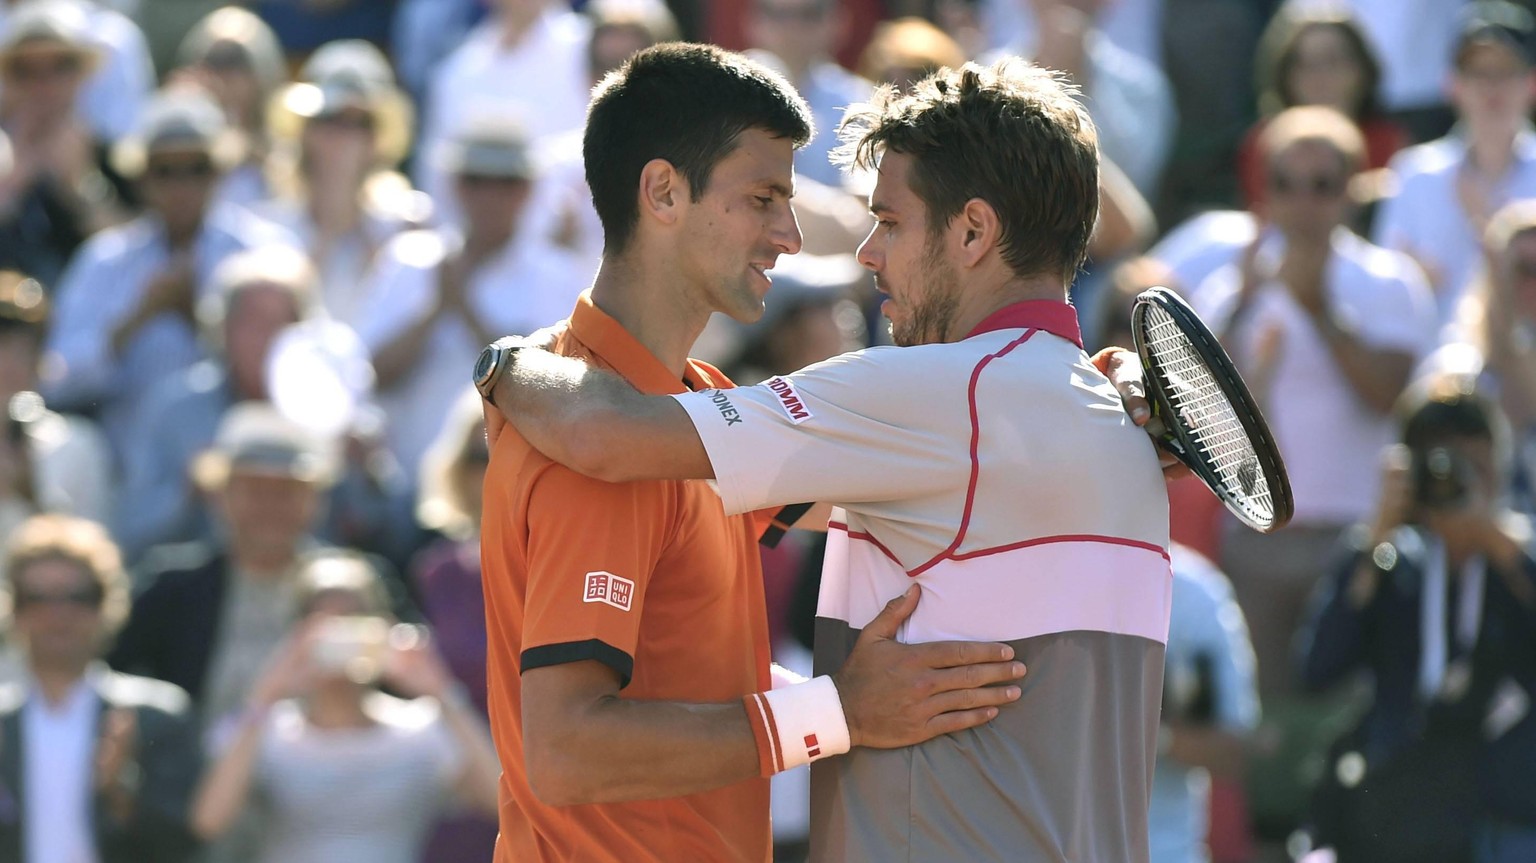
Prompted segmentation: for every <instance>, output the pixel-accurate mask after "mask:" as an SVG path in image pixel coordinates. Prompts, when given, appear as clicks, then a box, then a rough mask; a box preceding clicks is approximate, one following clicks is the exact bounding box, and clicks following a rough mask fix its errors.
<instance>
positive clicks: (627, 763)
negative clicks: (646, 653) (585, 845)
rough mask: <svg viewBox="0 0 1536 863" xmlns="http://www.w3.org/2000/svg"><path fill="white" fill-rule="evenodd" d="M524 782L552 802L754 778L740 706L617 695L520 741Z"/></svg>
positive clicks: (667, 792)
mask: <svg viewBox="0 0 1536 863" xmlns="http://www.w3.org/2000/svg"><path fill="white" fill-rule="evenodd" d="M523 751H524V756H525V758H526V760H527V764H528V779H529V782H530V784H532V786H533V790H534V793H535V794H537V795H538V796H539V799H540V800H543V801H544V802H545V803H548V804H550V805H554V806H572V805H577V804H583V803H616V802H622V801H626V800H651V799H660V798H666V797H678V796H682V795H687V794H696V793H699V792H701V791H708V790H710V789H713V788H720V787H722V786H725V785H731V784H734V783H736V782H741V781H744V780H747V779H751V778H753V777H756V776H758V775H759V766H758V753H757V744H756V743H755V741H754V738H753V735H752V728H751V725H750V724H749V723H748V720H747V716H746V711H745V709H744V708H743V707H742V705H741V704H740V703H732V704H682V703H675V702H661V701H634V700H629V699H623V698H618V697H611V698H606V699H602V700H601V701H599V702H597V703H594V704H592V705H591V706H590V707H589V708H587V709H585V710H583V711H581V712H580V714H579V715H577V716H573V717H570V721H568V722H564V723H559V724H558V725H557V726H556V727H551V728H547V729H545V732H544V733H543V734H540V735H537V736H536V734H535V731H534V730H533V729H532V728H530V729H529V731H528V733H527V738H526V739H525V741H524V744H523Z"/></svg>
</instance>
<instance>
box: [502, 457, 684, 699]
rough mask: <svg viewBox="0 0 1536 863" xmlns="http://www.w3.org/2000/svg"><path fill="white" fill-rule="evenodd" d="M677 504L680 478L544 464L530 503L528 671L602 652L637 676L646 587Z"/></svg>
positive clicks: (600, 657)
mask: <svg viewBox="0 0 1536 863" xmlns="http://www.w3.org/2000/svg"><path fill="white" fill-rule="evenodd" d="M676 512H677V502H676V498H675V484H673V483H668V482H635V483H616V484H615V483H604V482H599V481H597V480H594V479H589V478H587V477H584V476H581V475H579V474H577V473H574V472H573V471H570V470H568V469H566V468H563V467H560V466H558V465H551V466H549V467H548V468H546V469H545V470H544V472H543V473H542V474H541V475H540V476H539V477H538V479H537V480H536V481H535V482H534V484H533V486H532V489H531V492H530V496H529V500H528V509H527V522H528V586H527V591H526V594H525V596H524V603H525V613H524V631H523V653H522V660H521V667H522V671H523V672H525V673H526V672H527V671H529V670H530V669H533V668H541V667H545V666H550V665H561V664H564V663H568V662H580V661H583V660H596V661H598V662H601V663H603V664H604V665H607V666H608V667H609V668H612V669H613V670H614V671H615V672H617V673H618V675H619V678H620V685H621V686H627V685H628V684H629V680H630V678H631V677H632V676H633V673H634V657H635V647H636V643H637V642H638V640H639V632H640V619H641V615H642V614H643V613H644V610H645V593H646V589H647V587H649V584H650V578H651V574H652V572H653V571H654V570H655V568H656V564H657V562H658V561H659V560H660V558H661V554H662V551H663V549H664V548H665V547H666V543H667V541H668V538H669V536H670V534H671V533H672V532H673V530H674V528H675V525H676Z"/></svg>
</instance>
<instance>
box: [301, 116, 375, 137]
mask: <svg viewBox="0 0 1536 863" xmlns="http://www.w3.org/2000/svg"><path fill="white" fill-rule="evenodd" d="M310 122H312V123H318V124H320V125H322V126H329V127H331V128H332V129H345V130H347V131H349V132H372V131H373V129H374V125H375V124H374V121H373V115H372V114H369V113H367V112H365V111H337V112H336V113H334V114H321V115H320V116H318V117H316V118H314V119H313V120H311V121H310Z"/></svg>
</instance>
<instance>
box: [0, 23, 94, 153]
mask: <svg viewBox="0 0 1536 863" xmlns="http://www.w3.org/2000/svg"><path fill="white" fill-rule="evenodd" d="M0 78H3V81H4V85H5V87H4V95H3V97H0V105H3V106H4V107H3V112H4V114H5V115H6V121H7V124H8V125H11V124H20V125H22V126H25V127H26V128H25V129H23V130H21V131H22V132H23V133H24V134H25V133H35V132H38V131H40V130H41V129H44V128H50V127H52V126H54V125H56V124H57V123H59V122H62V121H64V120H66V119H67V118H68V117H69V116H71V115H70V112H69V111H68V110H62V109H61V106H68V105H73V104H74V103H75V99H76V98H77V97H78V95H79V92H80V88H81V86H82V85H83V83H84V81H85V60H84V59H83V58H82V57H81V55H80V54H78V53H77V52H75V51H72V50H70V49H69V48H68V47H67V46H65V45H62V44H53V43H49V44H39V45H36V46H30V47H25V48H22V49H20V50H18V51H15V52H13V53H12V54H11V56H10V57H9V58H8V59H7V60H6V62H5V65H4V66H3V67H0ZM11 131H12V134H15V133H16V131H17V130H15V129H12V130H11Z"/></svg>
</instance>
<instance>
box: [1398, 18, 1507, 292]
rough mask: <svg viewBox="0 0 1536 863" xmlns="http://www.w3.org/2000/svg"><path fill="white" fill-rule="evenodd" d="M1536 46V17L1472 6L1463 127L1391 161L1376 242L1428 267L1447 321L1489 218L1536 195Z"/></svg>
mask: <svg viewBox="0 0 1536 863" xmlns="http://www.w3.org/2000/svg"><path fill="white" fill-rule="evenodd" d="M1533 43H1536V25H1533V23H1532V18H1531V14H1530V13H1529V12H1527V11H1525V10H1524V9H1521V8H1520V7H1518V6H1514V5H1513V4H1510V3H1506V2H1503V0H1479V2H1477V3H1475V4H1473V5H1472V6H1471V7H1470V10H1469V15H1468V16H1467V19H1466V23H1465V26H1464V27H1463V29H1462V31H1461V35H1460V37H1459V39H1458V40H1457V43H1456V50H1455V61H1456V69H1455V72H1454V73H1453V74H1452V76H1451V88H1450V89H1451V101H1452V102H1453V104H1454V105H1455V108H1456V115H1457V118H1458V120H1459V123H1460V126H1459V129H1458V131H1457V132H1456V133H1454V134H1452V135H1450V136H1447V137H1445V138H1442V139H1440V140H1438V141H1433V142H1431V143H1428V144H1424V145H1421V146H1418V147H1410V148H1408V149H1407V150H1404V151H1402V152H1400V153H1398V154H1397V156H1396V157H1395V158H1393V160H1392V163H1391V168H1392V170H1393V171H1394V172H1395V173H1396V174H1397V178H1398V186H1399V188H1398V192H1397V194H1396V195H1395V196H1393V197H1391V198H1388V199H1387V200H1386V201H1384V202H1383V203H1382V205H1381V209H1380V210H1379V212H1378V213H1377V216H1376V225H1375V229H1374V232H1373V233H1374V234H1375V240H1376V242H1377V243H1378V244H1380V245H1383V246H1386V247H1387V248H1389V249H1397V250H1399V251H1403V252H1407V253H1408V254H1409V255H1412V256H1413V257H1414V258H1415V259H1416V260H1417V261H1418V262H1419V264H1420V265H1421V266H1422V267H1423V268H1424V270H1425V272H1426V273H1427V274H1428V276H1429V281H1430V285H1431V286H1432V287H1433V288H1434V291H1435V299H1436V303H1437V305H1438V306H1439V312H1440V316H1441V320H1442V322H1444V321H1446V320H1448V319H1449V317H1450V315H1451V312H1452V310H1453V309H1454V308H1455V306H1456V303H1457V301H1458V300H1459V299H1460V297H1461V295H1462V293H1463V292H1464V291H1465V289H1466V286H1467V283H1468V282H1469V280H1470V279H1471V278H1472V275H1473V273H1474V271H1475V269H1476V266H1477V263H1478V248H1479V240H1480V238H1481V236H1482V233H1483V228H1484V227H1485V226H1486V225H1487V223H1488V218H1489V216H1491V215H1493V213H1494V211H1495V210H1497V209H1498V208H1499V207H1501V206H1503V205H1504V204H1505V203H1508V202H1509V201H1512V200H1515V199H1516V198H1528V197H1536V134H1533V133H1532V131H1531V128H1530V120H1529V117H1530V116H1531V112H1532V109H1533V108H1536V70H1533V68H1532V59H1533V54H1532V50H1533Z"/></svg>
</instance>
